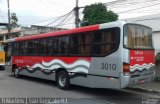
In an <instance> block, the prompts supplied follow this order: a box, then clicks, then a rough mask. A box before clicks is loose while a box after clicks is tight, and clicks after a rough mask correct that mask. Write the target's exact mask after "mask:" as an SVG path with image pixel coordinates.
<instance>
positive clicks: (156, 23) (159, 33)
mask: <svg viewBox="0 0 160 104" xmlns="http://www.w3.org/2000/svg"><path fill="white" fill-rule="evenodd" d="M125 21H128V22H133V23H138V24H142V25H146V26H149V27H151V28H152V30H153V38H152V40H153V47H154V48H155V55H156V54H157V53H160V14H153V15H147V16H142V17H136V18H130V19H126V20H125Z"/></svg>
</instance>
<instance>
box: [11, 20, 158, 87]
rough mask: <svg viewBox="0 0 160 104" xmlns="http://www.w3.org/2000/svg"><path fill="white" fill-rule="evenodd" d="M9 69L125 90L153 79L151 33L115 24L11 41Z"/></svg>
mask: <svg viewBox="0 0 160 104" xmlns="http://www.w3.org/2000/svg"><path fill="white" fill-rule="evenodd" d="M8 48H10V49H8V50H11V51H12V58H11V59H12V60H11V66H12V68H11V71H10V72H13V73H14V75H15V76H16V77H18V76H19V75H26V76H31V77H37V78H43V79H48V80H54V81H57V84H58V86H59V87H60V88H61V89H67V88H69V85H70V84H75V85H80V86H86V87H91V88H115V89H120V88H125V87H128V86H130V85H135V84H140V83H145V82H150V81H152V80H154V76H155V71H154V49H153V46H152V29H151V28H149V27H146V26H143V25H139V24H133V23H126V22H124V21H116V22H111V23H105V24H98V25H93V26H87V27H81V28H76V29H70V30H63V31H57V32H49V33H44V34H38V35H32V36H26V37H19V38H16V39H10V40H8Z"/></svg>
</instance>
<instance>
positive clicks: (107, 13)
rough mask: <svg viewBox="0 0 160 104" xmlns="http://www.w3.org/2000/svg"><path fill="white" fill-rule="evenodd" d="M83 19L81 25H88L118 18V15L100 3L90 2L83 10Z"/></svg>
mask: <svg viewBox="0 0 160 104" xmlns="http://www.w3.org/2000/svg"><path fill="white" fill-rule="evenodd" d="M83 14H84V16H83V20H82V23H81V26H88V25H94V24H100V23H107V22H112V21H116V20H118V15H117V14H116V13H114V12H113V11H111V10H107V7H106V6H105V5H104V4H102V3H98V4H97V3H96V4H91V5H89V6H86V7H85V8H84V10H83Z"/></svg>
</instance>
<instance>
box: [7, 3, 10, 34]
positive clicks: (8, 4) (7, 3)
mask: <svg viewBox="0 0 160 104" xmlns="http://www.w3.org/2000/svg"><path fill="white" fill-rule="evenodd" d="M7 4H8V34H9V35H10V33H11V23H10V7H9V0H7Z"/></svg>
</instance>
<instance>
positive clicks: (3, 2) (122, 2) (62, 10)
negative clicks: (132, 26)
mask: <svg viewBox="0 0 160 104" xmlns="http://www.w3.org/2000/svg"><path fill="white" fill-rule="evenodd" d="M113 1H115V2H113ZM98 2H102V3H108V2H112V3H110V4H109V5H108V6H107V8H108V9H110V10H112V11H114V12H116V13H118V15H119V19H125V18H132V17H136V16H142V15H149V14H153V13H160V11H159V10H158V9H160V5H159V3H160V0H139V2H137V0H117V1H116V0H79V7H84V6H85V5H90V4H93V3H98ZM75 4H76V0H10V11H11V12H15V13H16V14H17V17H18V19H19V21H18V23H19V24H21V25H23V26H28V25H31V24H35V23H37V22H40V21H42V20H46V19H50V18H54V17H58V16H61V15H64V14H66V13H68V12H69V11H71V10H72V9H73V8H74V7H75ZM152 4H153V6H152ZM156 4H157V5H156ZM146 6H149V7H148V8H145V7H146ZM135 8H141V9H138V10H133V9H135ZM128 10H129V12H125V11H128ZM153 10H154V12H153ZM155 10H156V11H155ZM7 21H8V17H7V0H0V22H7Z"/></svg>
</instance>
